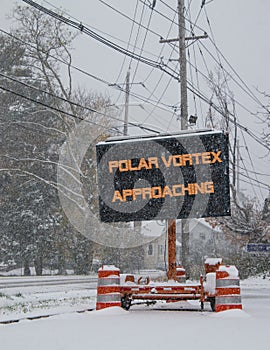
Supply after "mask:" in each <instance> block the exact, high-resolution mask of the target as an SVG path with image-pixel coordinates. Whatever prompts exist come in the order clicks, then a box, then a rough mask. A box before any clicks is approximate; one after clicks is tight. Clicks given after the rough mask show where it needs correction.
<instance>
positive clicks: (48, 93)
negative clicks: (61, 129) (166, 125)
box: [0, 73, 160, 133]
mask: <svg viewBox="0 0 270 350" xmlns="http://www.w3.org/2000/svg"><path fill="white" fill-rule="evenodd" d="M0 75H1V76H2V77H4V78H6V79H9V80H12V81H14V82H17V83H20V84H22V85H23V86H26V87H28V88H31V89H34V90H36V91H39V92H42V93H45V94H47V95H48V96H51V97H54V98H57V99H59V100H61V101H63V102H67V103H69V104H72V105H74V106H76V107H80V108H83V109H85V110H88V111H90V112H94V113H96V114H99V115H102V116H105V117H108V118H110V119H113V120H116V121H118V122H119V121H120V122H122V120H121V119H119V118H116V117H113V116H111V115H106V114H104V113H103V112H100V111H98V110H96V109H93V108H89V107H87V106H82V105H80V104H78V103H75V102H72V101H70V100H66V99H65V98H63V97H61V96H57V95H54V94H52V93H50V92H48V91H45V90H42V89H40V88H37V87H35V86H32V85H30V84H27V83H25V82H21V81H19V80H17V79H14V78H12V77H8V76H6V75H4V74H2V73H0ZM0 89H1V90H3V91H6V92H9V93H12V94H14V95H16V96H18V97H21V98H24V99H26V100H28V101H31V102H33V103H36V104H39V105H41V106H43V107H46V108H48V109H51V110H53V111H56V112H59V113H63V114H65V115H67V116H69V117H72V118H75V119H78V120H81V121H83V120H85V118H83V117H80V116H78V115H75V114H73V113H70V112H67V111H65V110H63V109H60V108H58V107H54V106H51V105H48V104H47V103H44V102H42V101H40V100H36V99H34V98H32V97H29V96H26V95H24V94H22V93H19V92H17V91H14V90H12V89H10V88H7V87H4V86H0ZM86 122H87V123H90V124H93V125H96V126H102V127H104V125H102V124H98V123H96V122H93V121H90V120H86ZM128 123H129V124H130V125H131V126H135V127H138V128H140V129H142V130H146V131H151V132H154V133H160V131H157V130H156V129H150V128H147V127H144V126H142V125H140V124H136V123H133V122H128Z"/></svg>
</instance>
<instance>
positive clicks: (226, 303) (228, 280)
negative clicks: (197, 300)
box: [215, 265, 242, 312]
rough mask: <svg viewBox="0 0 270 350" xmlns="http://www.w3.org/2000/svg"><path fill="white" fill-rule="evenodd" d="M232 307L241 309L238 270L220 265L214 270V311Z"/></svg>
mask: <svg viewBox="0 0 270 350" xmlns="http://www.w3.org/2000/svg"><path fill="white" fill-rule="evenodd" d="M232 309H242V303H241V294H240V279H239V276H238V270H237V268H236V267H235V266H223V265H221V266H219V268H218V270H217V271H216V297H215V311H216V312H219V311H225V310H232Z"/></svg>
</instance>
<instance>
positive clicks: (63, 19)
mask: <svg viewBox="0 0 270 350" xmlns="http://www.w3.org/2000/svg"><path fill="white" fill-rule="evenodd" d="M23 1H24V2H27V3H28V4H32V6H35V7H37V8H39V9H41V10H42V9H44V8H43V7H42V6H40V5H38V4H37V3H35V2H33V1H31V0H23ZM100 1H101V0H100ZM102 2H104V1H102ZM44 11H45V13H47V14H49V15H52V16H54V17H55V18H57V19H59V20H62V21H63V22H64V23H66V24H69V25H71V26H73V27H75V28H77V29H79V30H81V31H84V32H85V30H84V29H85V27H84V26H83V25H82V24H78V23H75V22H73V21H70V20H68V19H66V18H63V16H60V15H58V14H56V13H54V12H53V14H51V12H52V11H51V10H48V9H46V8H45V10H44ZM90 36H92V35H90ZM99 39H100V38H99ZM99 41H100V42H102V43H104V44H107V45H109V46H111V45H112V47H113V48H115V49H116V50H117V51H119V52H121V53H124V54H127V55H132V53H131V52H123V51H121V50H118V49H119V47H118V48H117V46H116V47H115V46H114V44H113V43H110V44H108V42H107V41H106V40H105V42H104V41H103V40H99ZM121 49H122V48H121ZM136 59H140V60H141V62H144V63H146V64H150V65H151V64H153V65H154V66H155V67H157V68H159V69H161V70H164V71H165V72H166V73H168V74H169V75H171V76H172V77H174V78H175V79H176V80H177V81H179V77H178V76H177V77H176V76H175V75H173V74H172V72H169V71H168V70H165V69H164V68H163V67H162V66H161V65H160V64H157V62H155V63H151V62H150V61H149V60H148V59H146V61H145V60H144V59H141V58H139V57H136ZM166 68H168V66H167V67H166ZM196 93H197V96H199V97H200V98H202V100H203V101H205V102H207V99H206V98H205V97H204V96H202V95H201V94H200V93H198V92H196ZM213 106H214V105H213ZM214 108H216V106H215V107H214ZM219 113H220V111H219ZM221 115H222V113H221ZM239 125H240V124H239ZM241 127H243V126H242V125H241ZM243 129H244V130H245V131H246V132H248V133H249V134H250V135H253V137H254V138H255V140H257V141H258V142H260V143H261V145H263V146H264V147H266V148H267V149H268V146H267V145H265V144H264V143H263V142H262V141H261V140H260V139H259V138H258V137H256V135H254V134H253V133H252V132H251V131H250V130H248V129H247V128H246V127H243Z"/></svg>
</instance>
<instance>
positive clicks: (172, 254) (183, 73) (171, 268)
mask: <svg viewBox="0 0 270 350" xmlns="http://www.w3.org/2000/svg"><path fill="white" fill-rule="evenodd" d="M177 7H178V27H179V33H178V35H179V37H178V39H171V40H170V39H169V40H168V41H169V42H171V41H176V40H177V41H179V64H180V76H179V77H180V101H181V105H180V113H181V114H180V118H181V129H182V130H186V129H187V126H188V106H187V68H186V46H185V40H186V38H185V17H184V8H185V1H184V0H178V3H177ZM162 42H167V41H165V40H163V41H162ZM181 226H182V232H181V236H182V242H181V258H182V264H183V266H184V267H185V268H186V269H187V271H188V270H189V269H188V254H189V232H188V229H187V220H182V221H181ZM168 279H174V280H176V219H170V220H168Z"/></svg>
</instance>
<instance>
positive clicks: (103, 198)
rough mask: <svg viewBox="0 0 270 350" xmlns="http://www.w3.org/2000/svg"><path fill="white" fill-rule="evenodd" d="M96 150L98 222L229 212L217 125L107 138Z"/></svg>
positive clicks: (223, 142)
mask: <svg viewBox="0 0 270 350" xmlns="http://www.w3.org/2000/svg"><path fill="white" fill-rule="evenodd" d="M96 152H97V170H98V188H99V208H100V219H101V221H103V222H116V221H140V220H162V219H176V218H178V219H181V218H188V217H190V218H200V217H207V216H224V215H230V198H229V163H228V159H229V155H228V136H227V135H226V134H224V133H223V132H221V131H209V130H206V131H202V130H200V131H199V132H189V133H188V132H185V133H181V134H174V135H159V136H154V137H152V136H151V137H143V138H130V139H123V138H121V139H120V140H118V139H110V140H109V141H107V142H101V143H98V144H97V145H96Z"/></svg>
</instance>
